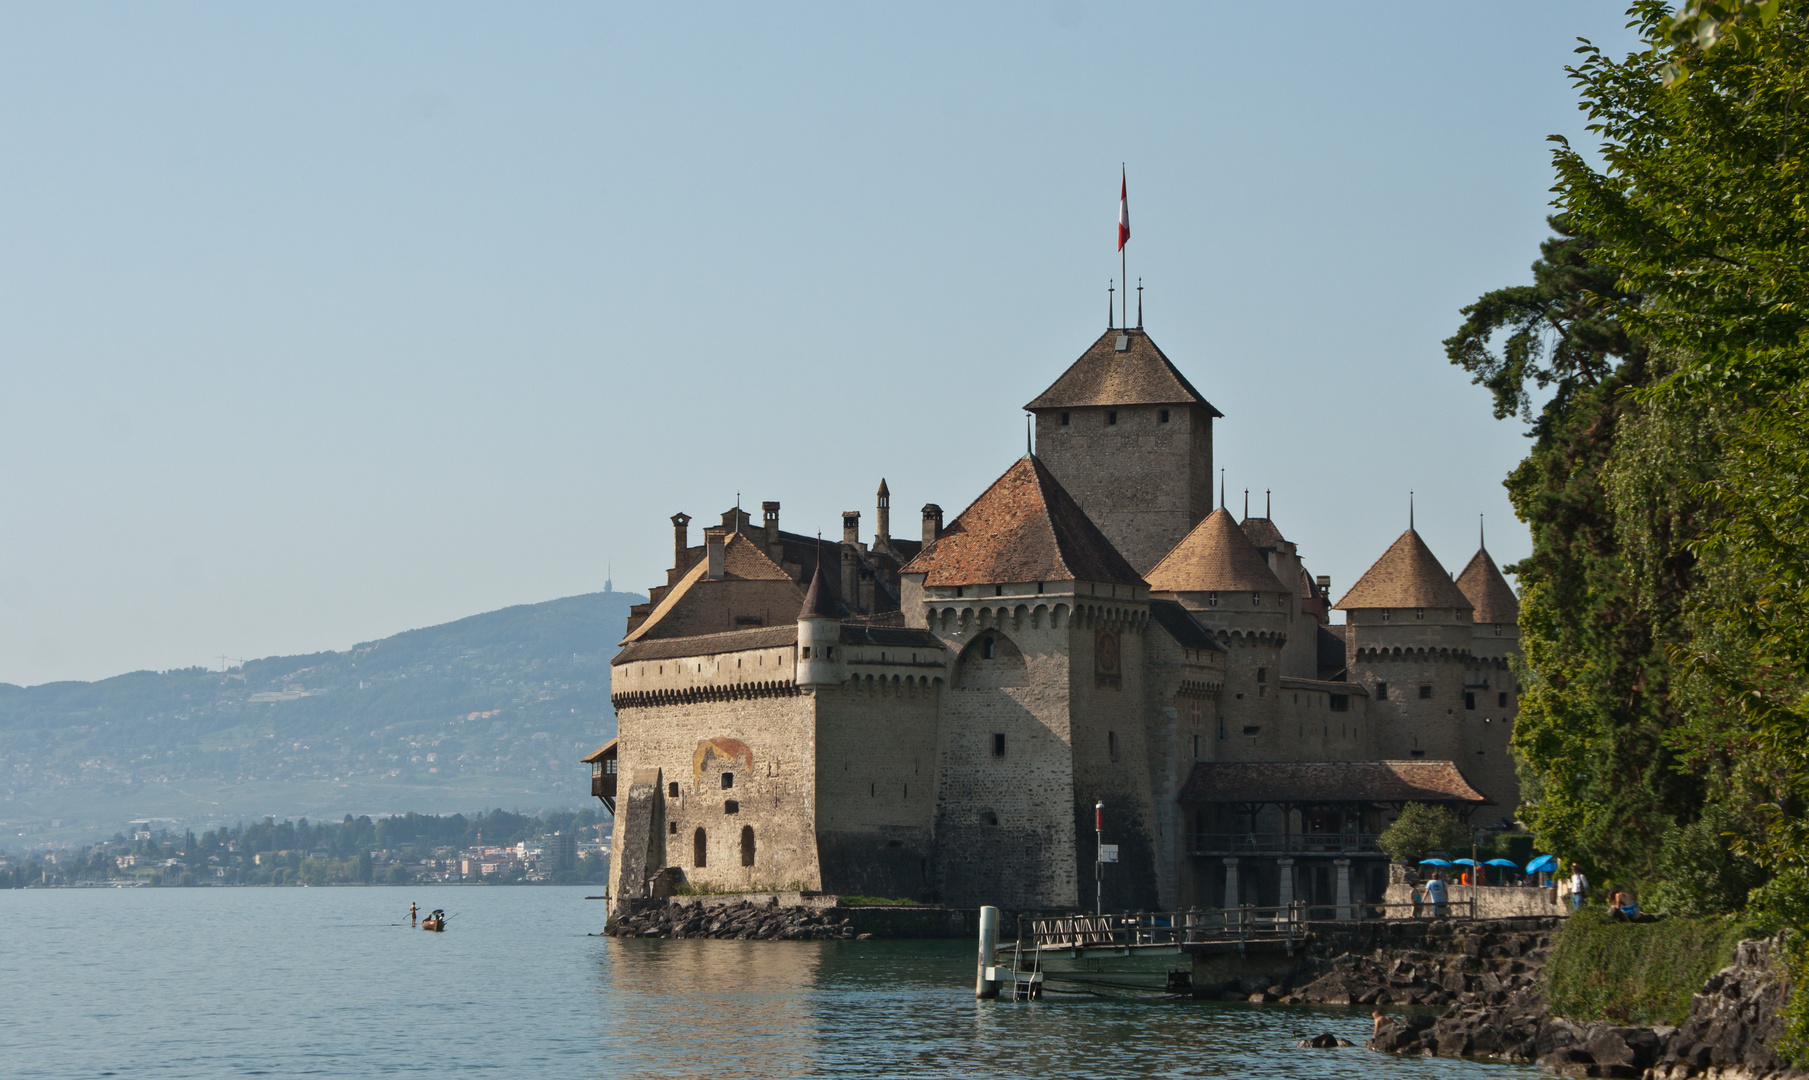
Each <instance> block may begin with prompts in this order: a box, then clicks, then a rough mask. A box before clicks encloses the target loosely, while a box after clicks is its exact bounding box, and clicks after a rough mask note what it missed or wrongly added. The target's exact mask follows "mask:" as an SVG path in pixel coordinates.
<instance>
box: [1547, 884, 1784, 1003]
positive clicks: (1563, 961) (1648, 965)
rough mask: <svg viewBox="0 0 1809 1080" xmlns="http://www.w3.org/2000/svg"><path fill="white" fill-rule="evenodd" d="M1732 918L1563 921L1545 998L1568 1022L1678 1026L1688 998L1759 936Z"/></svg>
mask: <svg viewBox="0 0 1809 1080" xmlns="http://www.w3.org/2000/svg"><path fill="white" fill-rule="evenodd" d="M1758 936H1761V935H1760V931H1759V929H1758V928H1757V927H1756V926H1754V925H1753V924H1752V923H1750V922H1747V921H1746V920H1744V919H1742V918H1741V917H1739V916H1734V915H1728V916H1711V917H1706V918H1699V919H1687V918H1680V917H1674V918H1669V919H1664V920H1661V921H1659V922H1655V923H1619V922H1615V921H1613V920H1612V919H1609V918H1608V916H1607V915H1606V914H1605V913H1604V912H1602V911H1601V910H1600V909H1598V908H1596V907H1594V906H1590V907H1585V908H1584V909H1583V910H1581V911H1579V912H1577V913H1576V914H1575V915H1573V916H1571V917H1570V918H1568V919H1566V920H1565V921H1564V926H1563V928H1562V929H1560V930H1559V931H1558V941H1557V945H1556V946H1555V947H1554V948H1553V949H1552V954H1551V959H1550V960H1548V961H1547V962H1546V965H1545V974H1544V976H1543V978H1544V982H1545V998H1546V1001H1547V1002H1549V1003H1550V1006H1551V1011H1552V1012H1553V1013H1554V1014H1555V1015H1558V1016H1563V1017H1567V1018H1569V1019H1571V1020H1580V1021H1585V1022H1586V1021H1590V1020H1609V1021H1612V1022H1614V1023H1617V1024H1643V1025H1654V1024H1671V1025H1677V1024H1682V1023H1683V1021H1684V1019H1685V1018H1686V1017H1688V1016H1689V1012H1690V997H1691V995H1693V994H1695V993H1696V991H1698V990H1700V989H1702V984H1703V982H1704V981H1705V980H1707V979H1708V977H1709V976H1710V975H1713V974H1714V973H1715V972H1717V971H1719V970H1721V969H1722V968H1724V967H1726V966H1727V965H1728V964H1730V963H1732V962H1733V958H1734V946H1735V945H1738V944H1739V943H1740V941H1741V940H1742V939H1745V938H1749V937H1758Z"/></svg>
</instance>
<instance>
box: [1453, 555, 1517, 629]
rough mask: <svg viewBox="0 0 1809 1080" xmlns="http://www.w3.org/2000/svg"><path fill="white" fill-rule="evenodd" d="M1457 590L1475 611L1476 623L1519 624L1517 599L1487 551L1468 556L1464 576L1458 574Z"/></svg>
mask: <svg viewBox="0 0 1809 1080" xmlns="http://www.w3.org/2000/svg"><path fill="white" fill-rule="evenodd" d="M1457 587H1458V588H1459V589H1462V590H1463V594H1464V595H1465V596H1467V597H1469V598H1470V606H1471V607H1473V608H1475V609H1476V614H1475V616H1474V618H1475V621H1477V622H1479V623H1506V624H1509V625H1512V624H1514V623H1517V622H1519V621H1520V598H1519V597H1517V596H1515V595H1514V590H1513V589H1512V588H1510V587H1509V586H1508V583H1507V578H1504V577H1502V576H1501V570H1500V568H1498V567H1497V566H1496V565H1495V560H1494V559H1491V558H1489V553H1488V551H1487V550H1486V549H1485V550H1478V551H1477V552H1476V554H1474V555H1472V556H1470V562H1469V564H1468V565H1466V566H1465V567H1464V569H1463V573H1461V574H1458V575H1457Z"/></svg>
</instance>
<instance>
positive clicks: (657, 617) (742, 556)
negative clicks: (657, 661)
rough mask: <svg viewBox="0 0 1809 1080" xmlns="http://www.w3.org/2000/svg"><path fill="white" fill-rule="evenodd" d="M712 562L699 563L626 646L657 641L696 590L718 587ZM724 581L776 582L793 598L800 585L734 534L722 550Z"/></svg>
mask: <svg viewBox="0 0 1809 1080" xmlns="http://www.w3.org/2000/svg"><path fill="white" fill-rule="evenodd" d="M709 572H710V560H709V559H708V558H703V559H699V560H697V563H696V565H694V566H692V567H691V569H690V570H687V571H686V572H685V576H684V577H682V578H680V579H679V580H678V583H677V584H675V585H673V586H672V588H671V589H670V590H669V591H668V592H667V593H666V595H665V596H663V597H661V598H660V602H659V603H658V604H657V605H656V606H655V607H654V609H653V610H652V611H651V612H649V613H648V615H647V617H646V618H645V619H643V620H642V621H641V623H640V625H638V626H636V627H635V628H634V629H633V630H632V631H630V632H629V634H628V636H627V637H625V638H623V639H622V643H623V644H624V645H626V644H628V643H629V642H631V641H639V640H641V639H642V638H649V637H657V636H658V633H657V630H658V627H659V624H660V622H661V620H663V619H665V618H666V617H667V616H669V615H670V614H671V613H672V612H673V611H674V610H675V609H677V608H678V606H679V605H680V604H682V603H684V600H685V597H687V596H689V595H690V593H691V591H692V590H693V589H698V588H708V587H710V586H711V585H714V584H717V582H713V581H711V580H710V579H709V577H708V574H709ZM719 580H721V581H775V582H780V581H782V582H784V583H785V584H786V585H788V586H790V589H791V594H792V595H793V596H797V595H798V592H797V588H798V586H797V583H796V582H794V581H792V579H791V575H790V574H787V573H786V572H785V571H784V570H782V569H780V567H779V564H777V563H775V562H773V561H772V560H771V559H769V558H767V556H766V553H765V552H763V551H761V550H760V548H759V546H758V545H757V544H755V543H754V542H753V541H752V540H750V539H748V538H747V537H746V536H744V535H742V534H741V533H730V534H729V536H728V538H727V539H726V540H724V541H723V546H722V578H721V579H719Z"/></svg>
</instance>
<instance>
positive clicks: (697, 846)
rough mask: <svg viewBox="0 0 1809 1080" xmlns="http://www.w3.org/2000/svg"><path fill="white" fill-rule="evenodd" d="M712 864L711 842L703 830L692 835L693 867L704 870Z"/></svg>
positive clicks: (700, 829)
mask: <svg viewBox="0 0 1809 1080" xmlns="http://www.w3.org/2000/svg"><path fill="white" fill-rule="evenodd" d="M709 863H710V841H709V838H708V837H706V836H705V835H704V831H703V829H702V828H699V829H698V830H697V831H696V832H694V833H692V834H691V865H692V866H695V867H697V868H698V869H699V870H702V869H703V868H704V867H705V866H708V865H709Z"/></svg>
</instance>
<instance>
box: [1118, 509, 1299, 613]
mask: <svg viewBox="0 0 1809 1080" xmlns="http://www.w3.org/2000/svg"><path fill="white" fill-rule="evenodd" d="M1149 587H1150V588H1152V589H1157V590H1160V591H1162V592H1174V593H1180V592H1287V591H1288V590H1287V588H1286V587H1285V586H1283V585H1282V583H1281V579H1280V578H1278V577H1276V576H1275V572H1274V571H1273V570H1270V569H1269V562H1268V560H1267V559H1264V558H1263V553H1262V552H1260V551H1258V550H1257V549H1256V545H1255V544H1252V543H1251V542H1250V537H1249V536H1248V535H1246V534H1245V532H1244V530H1243V529H1242V528H1240V527H1239V526H1238V523H1237V519H1236V518H1234V517H1232V516H1231V512H1230V511H1229V510H1226V509H1225V508H1224V507H1220V508H1219V509H1217V510H1214V511H1213V512H1212V513H1210V514H1207V515H1206V518H1205V520H1204V521H1201V522H1200V523H1199V524H1198V525H1195V526H1194V527H1193V531H1192V532H1190V533H1188V534H1187V535H1186V536H1184V537H1182V538H1181V542H1180V543H1178V544H1176V545H1175V547H1174V550H1173V551H1170V552H1169V553H1168V554H1167V555H1164V556H1163V557H1162V561H1161V562H1159V563H1157V564H1156V566H1155V569H1153V570H1151V571H1150V572H1149Z"/></svg>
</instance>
